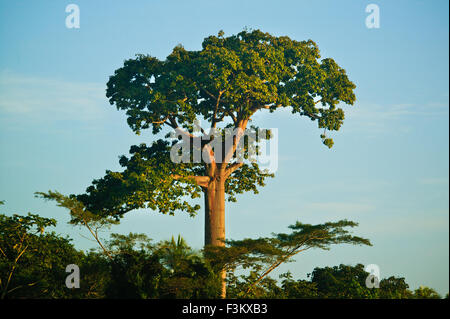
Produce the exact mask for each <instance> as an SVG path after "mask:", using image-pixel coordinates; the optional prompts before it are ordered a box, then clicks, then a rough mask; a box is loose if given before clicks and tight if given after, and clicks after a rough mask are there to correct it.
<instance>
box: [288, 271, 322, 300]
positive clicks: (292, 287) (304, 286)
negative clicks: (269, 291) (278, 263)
mask: <svg viewBox="0 0 450 319" xmlns="http://www.w3.org/2000/svg"><path fill="white" fill-rule="evenodd" d="M280 278H284V279H283V281H282V288H283V293H284V297H285V298H288V299H316V298H318V296H319V293H318V289H317V285H316V283H314V282H311V281H307V280H294V279H293V278H292V274H291V273H290V272H287V273H285V274H282V275H280Z"/></svg>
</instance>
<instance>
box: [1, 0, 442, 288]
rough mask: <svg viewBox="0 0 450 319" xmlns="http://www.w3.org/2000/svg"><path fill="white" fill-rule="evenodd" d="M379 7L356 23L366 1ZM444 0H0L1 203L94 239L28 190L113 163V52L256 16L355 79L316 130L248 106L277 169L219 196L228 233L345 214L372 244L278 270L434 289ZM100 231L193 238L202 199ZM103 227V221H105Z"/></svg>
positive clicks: (162, 48) (121, 131)
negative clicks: (275, 146)
mask: <svg viewBox="0 0 450 319" xmlns="http://www.w3.org/2000/svg"><path fill="white" fill-rule="evenodd" d="M69 3H75V4H77V5H78V6H79V8H80V29H67V28H66V26H65V18H66V16H67V13H65V7H66V5H68V4H69ZM369 3H375V4H377V5H378V6H379V8H380V28H379V29H368V28H366V26H365V19H366V16H367V15H368V13H366V12H365V8H366V6H367V5H368V4H369ZM448 9H449V8H448V2H447V1H438V0H435V1H412V0H411V1H362V0H361V1H324V0H320V1H299V0H296V1H277V2H275V1H242V0H241V1H227V2H223V1H222V2H219V1H161V0H158V1H157V0H146V1H143V0H142V1H137V0H135V1H120V2H119V1H106V0H96V1H92V0H91V1H82V0H79V1H75V0H73V1H72V2H70V1H43V0H40V1H32V2H31V1H14V2H10V1H8V2H7V1H3V0H0V44H1V49H0V150H1V153H0V154H1V156H0V200H5V201H6V205H4V206H3V207H1V208H0V211H1V212H5V213H7V214H12V213H26V212H28V211H30V212H35V213H39V214H41V215H43V216H46V217H53V218H56V219H57V220H58V221H59V225H58V226H57V229H56V230H57V231H58V232H59V233H62V234H68V235H69V236H70V237H72V238H74V242H75V244H76V246H77V247H79V248H82V249H87V248H89V247H95V244H94V243H93V242H91V241H89V240H87V239H85V238H84V237H83V236H86V237H87V236H88V234H87V233H86V232H85V231H84V230H82V229H78V228H73V227H72V226H69V225H67V224H66V222H67V221H68V219H69V218H68V214H67V212H66V211H64V210H63V209H61V208H57V207H55V205H54V204H53V203H46V202H43V201H42V200H40V199H36V198H34V197H33V193H34V192H35V191H46V190H49V189H52V190H58V191H60V192H62V193H65V194H70V193H81V192H83V191H84V189H85V188H86V187H87V186H88V185H89V184H90V183H91V181H92V179H94V178H99V177H101V176H103V174H104V171H105V170H106V169H111V170H114V169H119V165H118V156H119V155H121V154H127V153H128V150H129V147H130V145H133V144H138V143H142V142H145V143H151V141H153V140H154V137H152V135H151V134H150V132H147V133H144V134H142V135H141V136H136V135H134V134H133V133H132V132H131V130H130V129H129V128H128V126H127V124H126V120H125V115H124V114H123V113H121V112H118V111H116V110H115V108H114V107H111V106H110V105H109V103H108V102H107V99H106V97H105V87H106V81H107V80H108V77H109V76H110V75H111V74H113V72H114V70H115V69H117V68H119V67H120V66H121V65H122V63H123V60H124V59H128V58H132V57H133V56H134V55H135V54H136V53H144V54H150V55H153V56H156V57H158V58H160V59H164V58H165V57H166V56H167V55H168V54H169V53H170V51H171V49H172V48H173V47H174V46H175V45H177V44H179V43H181V44H183V45H184V46H185V48H187V49H191V50H196V49H199V48H200V46H201V42H202V40H203V38H204V37H206V36H208V35H211V34H217V32H218V31H219V30H221V29H223V30H224V31H225V35H231V34H235V33H237V32H239V31H241V30H242V29H243V28H244V27H248V28H253V29H256V28H259V29H261V30H263V31H265V32H269V33H272V34H274V35H287V36H289V37H291V38H293V39H296V40H306V39H312V40H314V41H315V42H316V43H317V44H318V45H319V48H320V50H321V53H322V57H332V58H334V59H335V60H336V62H337V63H338V64H339V65H341V66H342V67H343V68H345V69H346V70H347V73H348V75H349V77H350V79H351V80H352V81H353V82H354V83H355V84H356V85H357V89H356V91H355V93H356V96H357V102H356V103H355V105H354V106H350V107H345V108H344V109H345V111H346V120H345V123H344V126H343V127H342V129H341V130H340V131H339V132H335V133H333V138H334V140H335V146H334V147H333V148H332V149H331V150H329V149H327V148H326V147H325V146H324V145H322V144H321V141H320V138H319V134H320V132H319V131H318V129H317V128H316V125H315V124H314V123H311V122H310V121H309V120H307V119H304V118H300V117H299V116H294V115H292V114H290V113H289V112H284V111H281V112H278V113H274V114H270V115H269V114H265V113H261V114H258V115H257V116H256V117H255V124H257V125H259V126H261V127H267V128H278V133H279V165H278V171H277V173H276V177H275V178H274V179H271V180H269V181H268V184H267V186H266V187H265V188H263V189H261V191H260V194H259V195H253V194H245V195H241V196H240V197H238V202H237V203H231V204H227V208H226V227H227V228H226V229H227V232H226V234H227V237H228V238H233V239H239V238H243V237H256V236H266V235H269V234H270V233H271V232H284V231H287V228H286V227H287V226H288V225H290V224H293V223H294V222H295V221H296V220H300V221H302V222H305V223H322V222H326V221H331V220H339V219H344V218H347V219H350V220H354V221H357V222H359V223H360V226H359V227H358V228H357V229H355V234H358V235H361V236H364V237H367V238H369V239H371V241H372V243H373V244H374V246H373V247H354V246H340V247H334V248H332V250H331V251H308V252H306V253H305V254H303V255H301V256H299V257H298V258H297V262H296V263H291V264H288V265H287V266H284V268H282V269H281V271H286V270H288V269H289V270H291V272H292V273H293V274H294V275H296V276H299V277H305V276H306V274H307V273H309V272H311V271H312V270H313V268H314V267H316V266H333V265H338V264H340V263H344V264H355V263H358V262H360V263H363V264H377V265H379V267H380V270H381V276H382V277H385V276H391V275H395V276H404V277H406V280H407V282H408V283H409V284H410V286H411V288H417V287H418V286H419V285H427V286H430V287H433V288H435V289H437V290H438V292H440V293H441V294H444V293H447V292H448V290H449V277H448V274H449V255H448V252H449V228H448V227H449V220H448V216H449V197H448V191H449V189H448V188H449V184H448V176H449V171H448V163H449V147H448V146H449V140H448V130H449V127H448V110H449V95H448V85H449V83H448V78H449V76H448V70H449V65H448V58H449V51H448V48H449V43H448V35H449V34H448V22H449V21H448ZM111 231H112V232H120V233H128V232H130V231H132V232H143V233H146V234H147V235H148V236H149V237H151V238H153V239H154V240H162V239H168V238H170V236H172V235H175V236H176V235H177V234H179V233H181V234H182V235H183V236H184V237H185V238H186V240H187V241H188V243H190V244H191V245H192V246H193V247H195V248H201V246H202V244H203V213H202V211H201V212H200V213H199V215H198V216H197V217H195V218H190V217H188V216H187V215H186V214H177V215H176V216H174V217H172V216H164V215H159V214H158V213H156V212H152V211H145V210H142V211H136V212H131V213H129V214H128V215H127V216H126V217H125V218H124V219H123V220H122V222H121V224H120V225H119V226H115V227H113V228H112V230H111ZM104 237H107V233H105V234H104Z"/></svg>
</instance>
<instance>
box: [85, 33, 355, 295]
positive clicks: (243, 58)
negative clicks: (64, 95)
mask: <svg viewBox="0 0 450 319" xmlns="http://www.w3.org/2000/svg"><path fill="white" fill-rule="evenodd" d="M354 88H355V85H354V84H353V83H352V82H351V81H350V80H349V79H348V77H347V75H346V72H345V70H344V69H342V68H341V67H340V66H339V65H337V63H336V62H335V61H334V60H333V59H331V58H325V59H321V57H320V53H319V49H318V47H317V45H316V44H315V43H314V42H313V41H311V40H308V41H295V40H292V39H290V38H289V37H287V36H281V37H276V36H273V35H270V34H268V33H263V32H261V31H259V30H254V31H248V30H245V31H242V32H240V33H238V34H237V35H232V36H230V37H224V33H223V32H222V31H221V32H219V34H218V36H209V37H207V38H205V39H204V41H203V43H202V49H201V50H198V51H189V50H186V49H184V48H183V47H182V46H180V45H179V46H176V47H175V48H174V49H173V52H172V53H171V54H170V55H169V56H168V57H167V58H166V60H164V61H161V60H159V59H157V58H155V57H152V56H148V55H137V57H136V58H135V59H130V60H126V61H125V63H124V66H123V67H121V68H119V69H117V70H116V71H115V73H114V75H112V76H111V77H110V79H109V81H108V83H107V91H106V95H107V97H108V98H109V102H110V103H111V104H112V105H115V106H116V107H117V109H118V110H123V111H125V112H126V115H127V122H128V124H129V126H130V128H131V129H132V130H133V131H134V132H135V133H137V134H139V133H140V132H141V131H142V130H144V129H148V128H151V129H152V132H153V134H157V133H159V132H161V130H162V129H163V128H164V127H166V128H168V129H170V130H175V131H176V133H177V134H178V136H179V138H178V139H175V140H173V139H172V142H171V140H170V139H169V136H168V135H166V138H165V139H159V140H157V141H156V142H154V143H153V144H152V145H151V146H147V145H145V144H141V145H139V146H132V147H131V149H130V154H131V157H130V158H127V157H125V156H122V157H121V159H120V164H121V165H122V166H123V167H124V170H123V171H122V172H112V171H107V172H106V175H105V176H104V177H103V178H100V179H97V180H94V181H93V185H92V186H90V187H88V188H87V190H86V193H85V194H82V195H78V196H77V197H76V198H77V199H78V200H80V201H82V202H83V203H84V204H85V205H86V208H87V210H89V211H90V212H93V213H95V214H98V215H100V216H114V217H116V218H120V217H122V216H123V214H125V213H126V212H128V211H131V210H133V209H136V208H150V209H153V210H159V211H160V212H161V213H164V214H166V213H169V214H174V212H175V211H186V212H188V213H189V214H191V215H195V214H196V213H197V211H198V210H199V208H200V207H199V205H193V204H191V203H190V202H189V201H188V200H186V197H191V198H197V197H199V196H200V195H201V193H202V192H203V194H204V199H205V245H213V246H224V239H225V199H226V196H228V200H230V201H236V198H235V195H236V194H239V193H243V192H246V191H253V192H255V193H257V192H258V190H257V187H258V186H264V185H265V183H264V182H265V179H266V178H267V177H271V176H273V175H272V174H270V173H269V172H267V171H265V170H263V169H261V168H260V166H259V165H258V163H255V162H254V161H253V160H252V158H251V154H250V149H251V148H252V147H254V148H255V147H257V145H258V143H259V142H260V141H261V139H264V138H270V134H266V135H265V136H259V137H258V139H257V140H252V139H248V138H246V137H244V135H245V134H244V132H245V130H246V129H247V128H248V127H249V123H250V122H251V120H252V116H253V115H254V114H255V113H256V112H258V111H260V110H268V111H270V112H274V111H276V110H278V109H281V108H285V107H290V108H291V110H292V113H293V114H298V115H300V116H304V117H306V118H309V119H310V120H312V121H316V122H317V123H318V127H319V128H320V129H323V130H324V132H323V134H321V135H320V136H321V138H322V141H323V143H324V144H325V145H327V146H328V147H330V148H331V147H332V145H333V140H332V139H331V138H329V137H327V136H326V131H333V130H336V131H337V130H339V128H340V127H341V125H342V123H343V121H344V111H343V110H342V109H341V108H340V107H338V104H339V103H340V102H344V103H346V104H353V103H354V101H355V95H354V93H353V90H354ZM199 120H202V121H203V122H206V123H207V125H206V126H203V127H200V128H198V130H199V133H195V132H194V128H195V123H197V122H196V121H199ZM224 128H230V129H233V130H234V131H233V134H228V135H226V134H225V133H224V131H223V129H224ZM221 129H222V130H221ZM221 136H223V137H224V138H223V139H219V137H221ZM180 140H183V142H184V143H185V145H186V141H187V142H188V143H187V145H188V150H195V149H199V150H200V152H201V155H202V156H201V158H200V159H198V158H195V155H194V156H193V155H192V154H190V155H188V156H187V157H184V159H185V160H183V161H182V162H181V163H175V162H174V161H173V156H174V153H173V152H172V153H171V150H172V151H173V149H174V147H175V148H176V147H178V146H179V145H181V141H180ZM242 142H245V143H244V155H243V156H240V155H239V154H238V151H239V145H242V144H240V143H242ZM256 150H258V149H257V148H256ZM175 153H176V152H175ZM176 154H178V153H176ZM171 155H172V157H171ZM186 159H187V160H186ZM223 296H225V288H224V290H223Z"/></svg>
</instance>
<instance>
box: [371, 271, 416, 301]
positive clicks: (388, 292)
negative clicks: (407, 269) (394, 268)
mask: <svg viewBox="0 0 450 319" xmlns="http://www.w3.org/2000/svg"><path fill="white" fill-rule="evenodd" d="M378 292H379V298H381V299H408V298H411V297H412V292H411V290H409V285H408V284H407V283H406V281H405V278H397V277H394V276H391V277H389V278H386V279H382V280H381V281H380V289H379V291H378Z"/></svg>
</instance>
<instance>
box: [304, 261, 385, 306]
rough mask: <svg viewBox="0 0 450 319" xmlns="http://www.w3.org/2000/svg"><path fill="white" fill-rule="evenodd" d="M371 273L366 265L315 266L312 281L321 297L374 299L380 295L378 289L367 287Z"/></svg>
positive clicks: (311, 275)
mask: <svg viewBox="0 0 450 319" xmlns="http://www.w3.org/2000/svg"><path fill="white" fill-rule="evenodd" d="M368 275H369V273H367V272H366V271H365V270H364V265H362V264H357V265H356V266H348V265H343V264H341V265H339V266H334V267H324V268H318V267H317V268H315V269H314V270H313V272H312V273H311V274H310V277H311V282H312V283H314V284H315V285H316V287H317V289H318V295H319V298H327V299H373V298H377V297H378V291H377V290H378V289H369V288H367V287H366V285H365V282H366V278H367V276H368Z"/></svg>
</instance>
